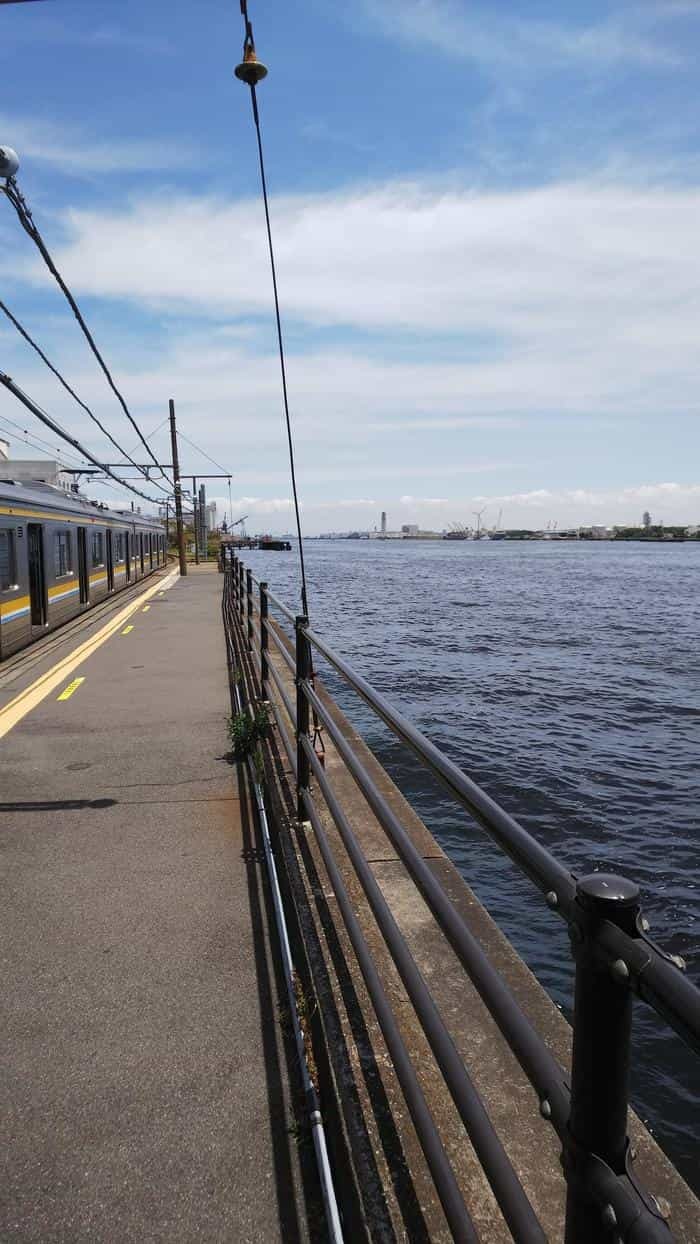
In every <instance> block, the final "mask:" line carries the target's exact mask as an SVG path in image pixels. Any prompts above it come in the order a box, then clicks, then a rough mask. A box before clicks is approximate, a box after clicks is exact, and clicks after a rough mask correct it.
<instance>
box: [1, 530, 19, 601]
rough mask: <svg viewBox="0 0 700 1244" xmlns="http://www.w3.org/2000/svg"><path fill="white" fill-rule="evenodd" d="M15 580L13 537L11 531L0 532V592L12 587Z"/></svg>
mask: <svg viewBox="0 0 700 1244" xmlns="http://www.w3.org/2000/svg"><path fill="white" fill-rule="evenodd" d="M16 580H17V573H16V565H15V535H14V532H13V531H0V592H6V591H7V589H8V588H10V587H14V586H15V583H16Z"/></svg>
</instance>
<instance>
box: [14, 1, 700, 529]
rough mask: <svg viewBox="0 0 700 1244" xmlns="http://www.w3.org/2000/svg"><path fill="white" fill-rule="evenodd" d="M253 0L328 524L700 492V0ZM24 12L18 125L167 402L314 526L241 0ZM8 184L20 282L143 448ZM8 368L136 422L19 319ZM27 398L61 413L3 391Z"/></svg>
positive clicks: (43, 221)
mask: <svg viewBox="0 0 700 1244" xmlns="http://www.w3.org/2000/svg"><path fill="white" fill-rule="evenodd" d="M494 10H495V11H494ZM249 12H250V16H251V19H252V21H253V25H254V29H255V34H256V41H257V46H258V52H259V55H260V57H261V59H263V60H264V61H265V62H266V63H267V64H268V66H269V68H270V75H269V77H268V78H267V79H266V81H265V82H264V83H263V84H262V86H261V87H260V88H259V95H260V105H261V113H262V120H263V127H264V136H265V145H266V155H267V163H268V175H269V184H270V189H271V192H272V215H273V227H274V230H275V236H276V242H277V251H278V267H279V281H280V291H281V298H282V307H283V315H284V322H285V330H286V339H287V343H288V353H289V379H290V395H291V404H292V411H293V417H294V425H295V435H296V442H297V452H298V461H299V480H300V489H301V495H302V498H303V503H304V524H305V527H306V530H307V531H308V532H309V533H313V532H316V531H322V530H329V529H347V528H349V527H364V528H366V527H371V526H374V525H375V524H376V523H378V521H379V511H380V510H381V509H386V510H387V511H388V512H389V521H390V524H391V525H395V526H398V525H399V523H401V522H416V521H418V522H421V523H422V524H423V525H424V526H435V527H439V528H441V527H443V526H446V525H447V524H448V523H449V522H451V521H466V520H470V519H471V514H472V510H473V509H474V508H475V507H476V506H477V505H478V506H479V508H481V507H482V506H486V507H487V509H486V521H487V522H488V521H489V520H491V521H495V519H496V517H497V515H498V511H499V510H500V509H502V510H503V522H504V523H505V524H506V525H511V526H515V525H521V524H527V525H532V526H537V525H540V524H542V523H545V522H547V521H548V520H550V519H557V520H558V521H559V523H560V524H564V523H570V522H591V521H593V522H606V521H610V522H614V521H624V520H638V519H639V518H640V516H641V513H642V510H644V509H647V508H648V509H650V510H651V511H652V514H653V515H654V516H655V517H658V518H661V519H663V520H664V521H666V522H673V521H688V522H690V521H698V520H700V471H699V470H698V465H697V464H698V450H700V430H699V429H700V420H698V416H697V405H698V390H699V384H698V381H699V380H700V375H699V372H700V366H699V363H698V357H699V355H698V340H699V337H700V262H699V259H698V254H699V248H698V234H697V221H698V215H699V212H698V209H699V208H700V184H699V183H700V161H699V158H698V153H699V152H700V143H699V141H698V139H699V135H698V127H699V125H700V121H699V120H698V118H699V117H700V108H699V107H698V104H699V103H700V100H699V99H698V95H699V94H700V92H699V89H698V85H697V60H698V48H699V45H700V3H690V2H683V0H681V2H678V3H676V2H675V0H665V2H664V3H655V2H651V0H650V2H649V3H631V4H595V3H590V2H589V3H586V4H577V3H569V4H567V5H566V6H561V5H555V4H553V3H536V2H532V0H531V2H530V3H528V4H522V3H521V4H516V3H511V2H501V3H499V5H498V6H493V5H488V4H480V3H479V4H467V3H459V2H457V0H452V2H450V0H357V3H355V4H354V5H352V6H348V5H346V4H344V3H343V4H341V3H337V2H335V0H326V2H325V3H321V0H287V3H285V4H284V5H282V4H273V3H271V2H266V0H249ZM0 26H1V32H0V33H1V35H2V37H1V38H0V65H1V68H2V82H3V92H2V99H1V100H0V142H1V143H6V144H8V145H11V146H13V147H15V148H16V149H17V151H18V152H19V154H20V157H21V160H22V167H21V169H20V175H19V183H20V186H21V187H22V189H23V191H24V193H25V194H26V196H27V198H28V200H29V202H30V204H31V205H32V207H33V209H34V212H35V215H36V219H37V222H38V224H39V227H40V228H41V230H42V232H43V234H44V236H45V238H46V240H47V242H48V243H49V246H50V248H51V250H52V251H53V253H54V254H55V255H56V257H57V258H58V260H59V262H60V265H61V266H62V268H63V270H64V272H65V274H66V276H67V278H68V280H69V282H70V284H71V286H72V288H73V289H74V291H75V292H76V294H77V295H78V296H79V298H80V301H81V304H82V305H83V307H84V309H85V311H86V313H87V314H88V317H89V320H90V323H91V324H92V325H93V326H94V327H95V330H96V333H97V336H98V339H99V341H100V343H101V345H102V347H103V349H104V351H105V354H106V356H107V358H108V361H109V362H110V364H111V365H112V366H113V368H114V371H115V374H116V375H117V377H118V380H119V382H120V384H121V386H122V388H123V389H124V392H125V393H126V395H127V398H128V400H129V403H130V405H131V407H132V409H133V411H134V412H135V413H136V414H137V416H138V418H139V420H140V422H141V424H142V426H143V427H144V428H145V429H146V430H147V431H150V430H151V429H152V428H154V427H156V426H157V424H159V423H160V422H161V420H162V418H163V417H164V415H165V414H166V413H167V401H168V398H169V397H171V396H173V397H175V399H176V401H177V407H178V414H179V419H180V422H181V426H182V429H183V431H184V432H185V433H186V434H187V435H188V436H189V437H190V438H191V439H193V440H196V441H197V442H199V443H201V445H202V446H203V448H205V449H206V450H207V452H208V453H210V454H211V455H212V456H213V457H214V458H216V459H217V460H218V461H221V462H224V463H225V464H226V465H227V466H228V465H230V467H231V469H232V470H233V471H234V472H235V480H234V487H233V492H234V508H237V507H240V508H238V510H237V512H242V511H243V509H244V510H245V512H248V513H250V514H251V524H249V525H252V526H253V528H259V529H263V528H270V529H272V530H283V529H286V528H288V527H289V526H290V525H291V518H290V514H289V495H290V494H289V483H288V468H287V463H286V458H285V439H284V429H283V423H282V409H281V399H280V385H279V373H278V368H277V361H276V356H275V337H274V323H273V320H272V317H271V290H270V280H269V270H268V266H267V261H266V254H265V238H264V233H263V217H262V208H261V203H260V199H259V185H258V173H257V164H256V152H255V146H254V134H253V128H252V122H251V116H250V105H249V100H248V98H247V94H248V93H247V90H246V88H244V87H243V86H241V85H240V84H239V83H238V82H237V81H236V80H235V79H234V78H233V75H232V70H233V66H234V65H235V63H236V62H237V60H238V59H239V57H240V50H241V43H242V23H241V17H240V12H239V5H238V3H237V0H196V2H195V0H191V2H190V3H185V2H184V0H177V3H173V0H168V3H166V2H165V0H150V2H149V3H148V4H147V5H145V4H143V3H142V0H141V2H139V3H136V2H135V0H126V2H125V0H46V2H45V3H35V4H27V5H2V6H0ZM0 209H2V210H0V246H1V247H2V254H3V264H2V281H1V282H0V287H1V288H2V293H0V297H2V298H3V299H4V300H5V301H6V302H7V303H8V304H9V305H10V307H11V308H12V309H13V310H14V311H15V313H16V314H18V315H19V316H20V317H21V318H22V319H23V320H24V321H25V323H26V324H27V326H28V327H29V329H30V331H32V332H33V333H34V334H35V335H36V336H37V337H38V338H39V340H40V342H41V344H42V345H43V347H44V348H45V349H46V350H47V351H48V352H49V353H50V354H51V356H52V357H54V358H55V359H56V361H57V362H58V363H59V364H60V366H61V367H62V368H63V369H64V371H65V372H66V374H67V376H68V377H69V379H70V380H71V381H72V382H73V383H74V384H75V387H76V388H77V389H78V391H79V392H80V393H81V395H82V396H83V397H84V398H85V400H87V401H88V402H89V403H90V404H92V405H93V407H94V409H95V411H96V413H98V414H99V415H100V417H101V418H103V419H104V420H106V421H108V422H109V426H110V428H111V429H112V431H113V432H114V434H115V435H117V436H118V437H119V438H120V439H122V442H123V444H124V445H125V447H126V448H127V449H131V448H132V447H133V444H134V437H133V432H131V430H130V429H129V428H128V426H127V425H126V424H125V421H124V418H123V416H122V415H121V414H120V411H119V408H118V407H117V405H116V402H115V400H114V399H113V397H111V395H110V394H109V391H108V390H107V388H106V386H105V385H104V382H103V381H102V380H101V378H100V375H99V373H98V372H97V370H96V367H95V365H94V363H93V361H92V360H91V357H90V356H89V354H88V352H87V350H86V348H85V346H84V344H83V342H82V340H81V338H80V336H79V334H78V332H77V329H76V326H75V325H74V322H73V320H72V316H71V315H70V312H69V311H68V309H67V308H66V307H65V305H64V304H63V303H62V300H61V298H60V295H59V294H58V291H57V290H56V289H55V288H54V287H53V286H52V284H51V281H50V279H49V278H48V276H47V275H46V274H45V273H44V271H43V269H42V268H41V267H40V266H39V264H38V263H37V258H35V255H34V253H33V251H32V248H31V245H30V243H29V241H28V239H26V238H25V237H24V235H23V234H22V233H21V231H20V230H19V228H18V226H17V224H16V222H14V218H13V216H12V214H11V210H10V208H9V205H7V204H5V205H4V207H3V204H2V203H0ZM0 367H1V368H2V369H3V370H5V371H8V372H9V373H10V374H11V375H13V376H14V378H15V379H16V380H17V382H18V383H19V384H20V385H21V386H22V387H23V388H25V389H26V390H27V391H28V392H29V393H31V394H32V395H33V396H35V397H36V398H37V400H38V401H40V402H41V403H42V404H43V405H44V406H45V407H46V408H47V409H48V410H50V411H51V412H52V413H54V414H55V415H56V417H57V418H59V419H61V420H62V421H63V422H64V423H65V424H66V425H67V426H69V427H70V428H71V430H72V431H74V433H75V434H77V435H79V436H82V437H83V438H84V440H85V442H86V443H87V444H89V446H90V447H91V448H92V449H93V450H94V451H97V452H99V453H101V454H102V453H106V446H105V443H104V441H101V440H100V437H99V434H98V433H97V430H96V429H91V425H90V424H89V423H87V424H86V422H85V418H84V416H83V415H82V413H81V411H80V410H79V408H77V407H75V406H73V405H71V403H70V401H69V400H68V399H67V397H66V396H65V395H64V394H63V393H62V391H61V390H60V388H59V387H58V386H57V384H56V382H55V381H54V380H53V379H52V377H51V376H50V375H49V374H48V373H47V372H45V371H44V370H43V369H42V368H41V365H40V364H39V362H38V360H36V359H35V357H34V356H33V355H32V354H31V352H29V351H28V349H27V347H26V346H25V345H24V344H23V343H22V342H21V341H20V340H19V339H18V338H17V337H16V334H15V333H14V330H13V329H12V328H11V326H10V325H9V324H8V325H5V324H4V323H3V324H0ZM9 420H13V421H14V422H15V423H16V422H19V423H20V425H21V426H22V427H27V426H30V425H29V424H28V417H25V415H24V414H23V413H22V411H21V408H20V407H18V406H17V405H16V404H15V402H14V400H13V399H12V398H11V397H10V396H9V395H8V394H6V393H5V392H4V391H3V393H2V394H0V435H2V434H3V427H5V428H9V431H10V433H12V432H13V431H16V429H13V425H12V424H10V423H9V422H8V421H9ZM93 430H94V431H95V433H96V435H95V436H93ZM40 434H41V435H43V433H40ZM49 439H50V438H49ZM153 443H154V445H155V447H156V448H157V450H158V451H159V452H161V453H163V454H166V453H167V441H166V440H165V438H164V434H163V433H160V434H158V435H157V436H156V437H155V438H154V441H153ZM13 451H14V452H15V453H19V452H20V443H19V441H18V440H15V439H14V438H13ZM21 452H25V449H22V450H21ZM185 457H186V459H187V461H186V466H188V467H192V468H197V469H200V470H201V469H205V467H204V462H203V460H202V459H198V458H197V457H196V456H195V455H194V454H193V453H190V452H189V451H188V453H187V454H186V455H185ZM212 491H213V493H214V494H215V495H217V493H220V495H221V496H222V498H223V497H224V493H222V492H220V490H217V488H216V486H214V487H213V489H212ZM104 495H105V497H107V496H108V495H110V496H113V494H107V493H105V494H104Z"/></svg>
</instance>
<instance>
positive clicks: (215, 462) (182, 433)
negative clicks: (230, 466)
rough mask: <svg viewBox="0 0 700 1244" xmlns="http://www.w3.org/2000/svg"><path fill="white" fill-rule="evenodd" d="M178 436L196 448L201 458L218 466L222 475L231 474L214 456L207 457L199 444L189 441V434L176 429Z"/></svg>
mask: <svg viewBox="0 0 700 1244" xmlns="http://www.w3.org/2000/svg"><path fill="white" fill-rule="evenodd" d="M161 427H162V424H161ZM157 430H158V429H157V428H156V431H157ZM178 436H179V438H180V440H181V441H187V444H188V445H190V446H191V447H192V449H196V450H197V453H198V454H201V455H202V457H203V458H206V460H207V462H211V464H212V466H215V467H218V469H219V470H220V471H223V473H224V475H231V474H232V472H231V471H227V470H226V467H223V466H222V465H221V463H220V462H217V461H216V459H214V458H210V457H209V454H207V453H205V452H204V450H203V449H202V448H200V446H199V445H195V443H194V441H191V440H190V438H189V436H185V433H184V432H180V431H178Z"/></svg>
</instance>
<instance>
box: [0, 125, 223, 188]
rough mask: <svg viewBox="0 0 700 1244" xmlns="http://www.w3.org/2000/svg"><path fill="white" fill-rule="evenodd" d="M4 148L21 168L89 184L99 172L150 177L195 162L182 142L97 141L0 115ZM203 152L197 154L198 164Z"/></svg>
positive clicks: (79, 131)
mask: <svg viewBox="0 0 700 1244" xmlns="http://www.w3.org/2000/svg"><path fill="white" fill-rule="evenodd" d="M0 132H1V136H2V141H3V143H5V144H7V145H9V146H11V147H14V149H15V150H16V151H17V154H18V155H19V157H20V180H21V176H22V165H23V164H24V162H25V161H34V162H36V163H37V164H39V165H48V166H49V167H51V168H53V169H56V170H58V171H59V172H60V173H62V174H64V175H68V176H75V177H87V178H89V179H92V178H94V177H97V176H100V175H101V174H103V173H148V172H162V171H163V170H171V169H177V168H182V167H183V165H185V164H186V163H187V162H188V161H189V160H190V159H191V158H194V148H193V147H192V145H191V144H189V143H187V142H186V141H184V140H178V141H177V142H175V141H173V140H171V139H168V140H163V139H155V138H153V137H152V138H150V139H149V140H147V141H146V140H141V139H127V140H122V141H119V142H115V141H114V140H112V139H108V138H107V139H99V140H98V139H96V138H94V137H92V136H91V135H90V134H89V133H88V132H87V131H86V130H85V129H84V128H82V127H77V126H74V127H71V126H69V125H65V124H60V125H56V124H54V123H53V122H51V121H46V120H43V119H40V118H37V117H29V116H20V115H13V114H11V113H2V114H0ZM201 158H202V154H201V151H200V152H198V153H197V159H198V161H201Z"/></svg>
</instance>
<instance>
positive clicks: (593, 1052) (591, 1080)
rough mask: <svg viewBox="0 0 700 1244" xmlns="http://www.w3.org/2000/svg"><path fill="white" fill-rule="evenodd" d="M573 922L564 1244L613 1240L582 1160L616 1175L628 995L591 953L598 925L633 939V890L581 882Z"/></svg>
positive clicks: (609, 1219) (621, 1163) (616, 973)
mask: <svg viewBox="0 0 700 1244" xmlns="http://www.w3.org/2000/svg"><path fill="white" fill-rule="evenodd" d="M576 902H577V904H578V907H579V909H580V915H581V919H580V923H578V924H575V925H572V926H571V934H572V947H573V952H574V957H575V959H576V988H575V998H574V1041H573V1053H572V1062H571V1113H570V1117H569V1133H570V1136H571V1144H570V1145H568V1146H565V1152H564V1157H563V1161H564V1169H565V1171H566V1177H567V1184H568V1187H567V1202H566V1236H565V1240H566V1244H591V1241H593V1240H607V1239H609V1238H614V1235H615V1232H614V1230H612V1229H611V1228H613V1227H614V1225H615V1215H614V1212H612V1214H611V1211H612V1207H611V1206H601V1205H600V1204H597V1203H594V1202H593V1200H592V1197H591V1195H590V1190H589V1189H588V1187H587V1185H586V1179H585V1170H586V1166H587V1162H586V1159H587V1158H588V1156H589V1155H593V1156H595V1157H596V1158H599V1159H600V1160H601V1161H603V1162H604V1163H605V1164H606V1166H609V1167H610V1168H611V1170H612V1171H614V1173H615V1174H616V1175H624V1173H625V1160H626V1157H627V1146H628V1140H627V1103H628V1090H629V1063H630V1035H631V1030H632V991H631V989H630V988H629V967H628V965H627V964H626V963H625V962H624V961H623V960H622V959H617V960H615V961H614V962H613V963H609V962H606V961H605V960H604V958H603V957H602V955H600V954H598V953H597V952H596V944H595V939H596V931H597V927H598V926H599V924H600V922H601V921H602V920H609V921H610V922H611V924H615V925H617V926H618V927H619V928H621V929H623V930H624V932H625V933H627V934H629V936H630V937H636V936H637V933H638V930H637V920H638V917H639V888H638V887H637V886H636V885H635V883H634V882H633V881H627V880H626V879H625V878H624V877H616V876H611V875H610V874H609V873H592V874H591V875H590V876H588V877H581V878H580V879H579V881H578V882H577V885H576Z"/></svg>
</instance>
